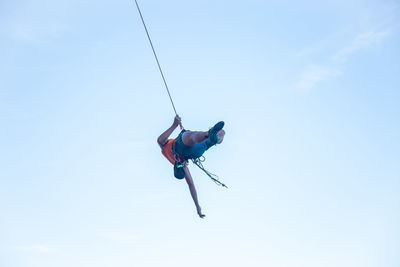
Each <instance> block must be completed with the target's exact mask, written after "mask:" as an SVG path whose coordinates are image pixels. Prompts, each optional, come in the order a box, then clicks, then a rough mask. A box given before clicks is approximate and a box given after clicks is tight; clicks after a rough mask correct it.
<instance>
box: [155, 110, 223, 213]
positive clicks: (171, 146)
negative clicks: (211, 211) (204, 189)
mask: <svg viewBox="0 0 400 267" xmlns="http://www.w3.org/2000/svg"><path fill="white" fill-rule="evenodd" d="M178 125H182V124H181V118H180V117H179V116H178V115H176V117H175V119H174V122H173V123H172V125H171V127H169V128H168V129H167V130H166V131H165V132H163V133H162V134H161V135H160V136H159V137H158V139H157V143H158V144H159V145H160V147H161V152H162V154H163V155H164V156H165V157H166V158H167V159H168V160H169V161H170V162H171V163H172V164H173V165H174V176H175V177H176V178H177V179H183V178H185V179H186V182H187V184H188V186H189V190H190V194H191V195H192V198H193V201H194V204H195V205H196V209H197V214H198V215H199V216H200V218H204V217H205V215H204V214H203V213H202V212H201V207H200V205H199V201H198V198H197V192H196V188H195V186H194V183H193V179H192V176H191V175H190V172H189V169H188V167H187V161H188V160H189V159H196V158H199V157H201V156H202V155H203V153H204V152H205V151H207V150H208V149H209V148H210V147H212V146H214V145H216V144H220V143H221V142H222V141H223V139H224V136H225V131H224V130H223V129H222V128H223V127H224V122H223V121H220V122H218V123H217V124H215V125H214V126H213V127H212V128H211V129H210V130H208V131H205V132H200V131H188V130H185V129H183V130H182V131H181V132H180V134H179V135H178V137H177V138H175V139H169V137H170V135H171V134H172V132H173V131H174V130H175V129H176V128H177V127H178Z"/></svg>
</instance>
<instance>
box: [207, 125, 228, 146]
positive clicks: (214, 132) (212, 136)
mask: <svg viewBox="0 0 400 267" xmlns="http://www.w3.org/2000/svg"><path fill="white" fill-rule="evenodd" d="M224 125H225V123H224V122H223V121H220V122H218V123H217V124H215V125H214V127H212V128H211V129H210V130H209V131H208V139H207V140H206V145H207V149H209V148H210V147H212V146H213V145H216V144H217V143H218V141H219V137H218V132H219V131H221V130H222V128H223V127H224Z"/></svg>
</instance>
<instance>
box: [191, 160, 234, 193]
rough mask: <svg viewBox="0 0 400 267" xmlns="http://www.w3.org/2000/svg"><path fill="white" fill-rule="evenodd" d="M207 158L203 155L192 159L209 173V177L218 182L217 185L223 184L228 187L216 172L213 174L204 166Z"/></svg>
mask: <svg viewBox="0 0 400 267" xmlns="http://www.w3.org/2000/svg"><path fill="white" fill-rule="evenodd" d="M205 160H206V158H205V157H204V156H202V157H201V158H197V159H192V162H193V164H195V165H196V166H197V167H199V169H200V170H202V171H203V172H204V173H205V174H207V175H208V177H210V178H211V180H213V182H214V183H216V184H217V185H220V186H223V187H226V188H228V187H227V186H226V185H225V184H224V183H222V182H221V181H220V180H219V177H218V176H217V175H216V174H213V173H211V172H209V171H207V170H206V169H205V168H204V167H203V162H204V161H205Z"/></svg>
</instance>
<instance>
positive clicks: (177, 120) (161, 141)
mask: <svg viewBox="0 0 400 267" xmlns="http://www.w3.org/2000/svg"><path fill="white" fill-rule="evenodd" d="M178 125H181V118H180V117H179V116H178V115H176V116H175V119H174V122H173V123H172V125H171V127H169V128H168V129H167V130H165V132H163V133H162V134H161V135H160V136H159V137H158V139H157V143H158V144H159V145H160V147H163V146H165V144H166V143H167V142H168V138H169V136H170V135H171V134H172V132H173V131H175V129H176V127H178Z"/></svg>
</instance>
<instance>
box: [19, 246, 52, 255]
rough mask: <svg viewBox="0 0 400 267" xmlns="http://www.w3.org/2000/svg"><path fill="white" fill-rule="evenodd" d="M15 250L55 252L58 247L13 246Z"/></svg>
mask: <svg viewBox="0 0 400 267" xmlns="http://www.w3.org/2000/svg"><path fill="white" fill-rule="evenodd" d="M11 249H12V250H14V251H19V252H29V253H55V252H57V249H55V248H50V247H46V246H42V245H32V246H15V247H11Z"/></svg>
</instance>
